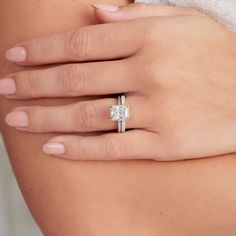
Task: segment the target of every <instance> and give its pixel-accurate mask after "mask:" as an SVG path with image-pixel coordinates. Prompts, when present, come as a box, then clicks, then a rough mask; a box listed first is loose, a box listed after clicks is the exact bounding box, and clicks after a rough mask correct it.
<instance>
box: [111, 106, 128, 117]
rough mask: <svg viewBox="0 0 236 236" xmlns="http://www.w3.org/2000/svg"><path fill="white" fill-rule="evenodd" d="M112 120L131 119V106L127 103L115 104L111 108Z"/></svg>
mask: <svg viewBox="0 0 236 236" xmlns="http://www.w3.org/2000/svg"><path fill="white" fill-rule="evenodd" d="M110 118H111V120H112V121H126V120H128V119H129V107H128V106H127V105H113V106H111V108H110Z"/></svg>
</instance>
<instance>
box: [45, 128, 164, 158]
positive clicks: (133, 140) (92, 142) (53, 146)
mask: <svg viewBox="0 0 236 236" xmlns="http://www.w3.org/2000/svg"><path fill="white" fill-rule="evenodd" d="M43 151H44V152H45V153H46V154H50V155H55V156H58V157H61V158H65V159H70V160H131V159H159V158H158V157H160V156H162V155H163V151H162V145H161V143H160V138H159V135H157V134H154V133H151V132H148V131H143V130H132V131H127V132H125V133H122V134H120V133H108V134H102V135H97V136H75V135H64V136H58V137H55V138H52V139H51V140H49V142H48V143H47V144H45V145H44V147H43Z"/></svg>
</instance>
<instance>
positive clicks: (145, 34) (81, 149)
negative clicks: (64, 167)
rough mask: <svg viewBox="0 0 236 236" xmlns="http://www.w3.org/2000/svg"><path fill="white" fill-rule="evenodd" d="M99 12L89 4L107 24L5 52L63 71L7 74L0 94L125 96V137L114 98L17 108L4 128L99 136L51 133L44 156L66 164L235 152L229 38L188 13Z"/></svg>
mask: <svg viewBox="0 0 236 236" xmlns="http://www.w3.org/2000/svg"><path fill="white" fill-rule="evenodd" d="M98 7H99V8H103V10H102V9H98ZM108 7H109V6H104V5H97V6H96V9H95V15H96V17H97V18H98V19H99V20H100V21H102V22H115V21H116V22H115V23H111V24H100V25H94V26H88V27H83V28H81V29H78V30H76V31H70V32H65V33H60V34H56V35H51V36H47V37H43V38H37V39H33V40H29V41H27V42H24V43H21V44H19V45H18V47H16V48H13V49H10V50H9V51H8V52H7V54H6V56H7V59H8V60H10V61H14V62H17V63H19V64H20V65H27V66H32V65H48V64H56V63H67V64H65V65H62V66H55V67H50V68H47V69H43V70H42V69H40V70H32V71H26V72H19V73H15V74H11V75H9V76H7V77H6V78H5V79H3V80H1V83H0V91H1V93H2V94H4V95H7V96H8V97H9V98H12V99H31V98H39V97H76V96H87V95H92V96H93V95H102V96H104V95H108V97H113V96H111V95H110V94H118V93H125V94H126V96H127V104H128V105H129V107H130V109H131V111H130V112H131V114H130V119H129V120H128V122H127V128H128V129H130V130H129V131H127V132H126V133H123V134H119V133H115V132H116V129H117V124H116V123H114V122H112V121H110V119H109V106H110V105H113V104H116V103H117V99H115V98H107V97H106V98H105V97H103V98H102V99H98V100H87V101H83V102H79V103H75V104H71V105H65V106H58V107H37V106H28V107H19V108H17V109H15V110H14V111H13V112H11V113H10V114H9V115H8V116H7V118H6V121H7V123H8V124H9V125H10V126H13V127H16V128H17V129H19V130H22V131H28V132H65V133H66V132H70V133H71V132H91V131H104V132H107V133H105V134H101V135H93V136H83V135H77V134H75V135H60V136H57V137H55V138H53V139H51V140H49V142H48V143H47V144H46V145H45V146H44V151H45V152H46V153H49V154H53V155H57V156H60V157H64V158H68V159H75V160H81V159H84V160H94V159H99V160H101V159H105V160H117V159H155V160H160V161H169V160H182V159H187V158H200V157H206V156H213V155H220V154H226V153H231V152H235V142H236V139H235V129H236V121H235V110H236V109H235V107H236V99H235V96H236V95H235V94H236V92H235V90H236V87H235V85H236V82H235V78H234V76H235V74H236V66H235V65H236V40H235V36H234V35H233V34H231V33H229V32H227V31H226V30H225V29H224V28H223V27H221V26H220V25H218V24H217V23H216V22H214V21H213V20H211V19H210V18H208V17H206V16H203V15H201V14H200V13H198V12H196V11H194V10H191V9H186V8H174V7H166V6H156V5H143V4H131V5H129V6H128V7H123V8H121V9H117V8H115V7H113V8H112V7H110V11H105V10H104V8H106V9H107V8H108ZM138 18H140V19H138ZM123 20H124V21H125V22H122V21H123ZM118 21H120V22H118ZM85 61H87V62H89V63H82V62H85ZM68 62H73V64H68ZM109 95H110V96H109ZM110 131H114V132H113V133H111V132H110Z"/></svg>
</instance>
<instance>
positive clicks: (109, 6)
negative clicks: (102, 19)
mask: <svg viewBox="0 0 236 236" xmlns="http://www.w3.org/2000/svg"><path fill="white" fill-rule="evenodd" d="M92 6H93V7H95V8H97V9H100V10H103V11H110V12H116V11H119V10H120V8H119V7H118V6H116V5H112V4H104V3H93V4H92Z"/></svg>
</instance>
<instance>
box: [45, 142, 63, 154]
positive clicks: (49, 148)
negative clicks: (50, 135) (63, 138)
mask: <svg viewBox="0 0 236 236" xmlns="http://www.w3.org/2000/svg"><path fill="white" fill-rule="evenodd" d="M43 152H45V153H46V154H49V155H63V154H65V146H64V145H63V144H61V143H46V144H45V145H44V146H43Z"/></svg>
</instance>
